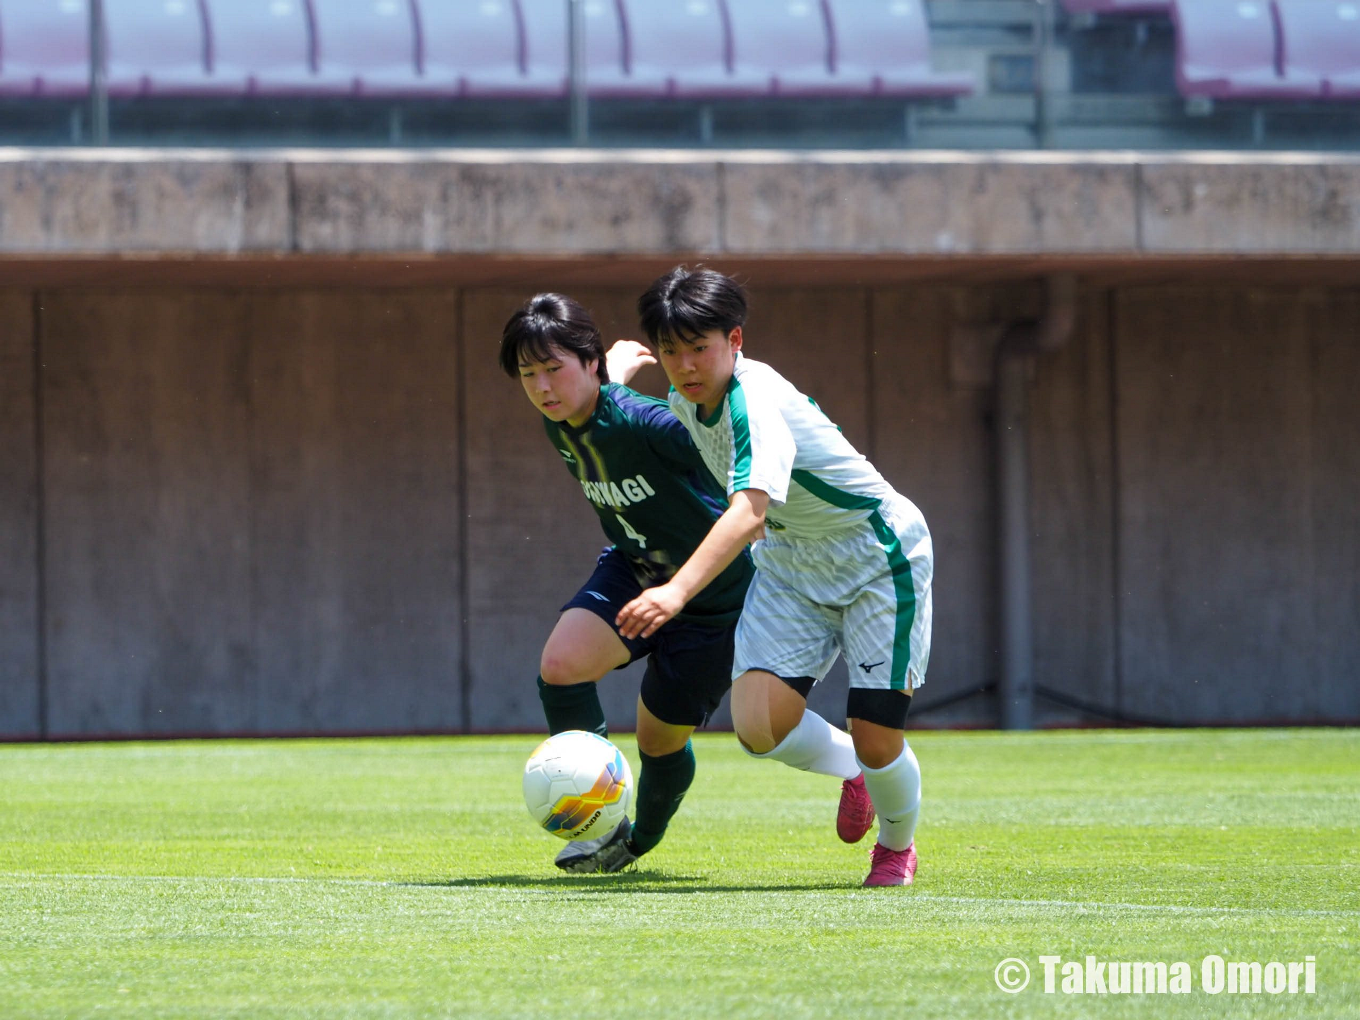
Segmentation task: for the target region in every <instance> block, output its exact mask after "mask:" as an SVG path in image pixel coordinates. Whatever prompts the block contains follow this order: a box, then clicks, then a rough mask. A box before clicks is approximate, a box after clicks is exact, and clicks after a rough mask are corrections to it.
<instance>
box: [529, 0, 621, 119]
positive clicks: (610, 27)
mask: <svg viewBox="0 0 1360 1020" xmlns="http://www.w3.org/2000/svg"><path fill="white" fill-rule="evenodd" d="M519 5H520V10H521V12H522V14H523V18H524V70H525V76H526V78H527V79H528V80H529V81H531V82H534V83H536V84H537V86H538V88H540V89H541V90H542V91H543V93H544V94H545V95H558V96H561V95H566V94H567V92H568V90H569V88H570V82H569V80H568V77H569V74H570V55H569V53H568V44H569V38H570V37H569V35H568V32H567V5H566V3H565V0H519ZM583 13H584V14H585V31H586V69H585V70H586V87H587V89H590V90H596V89H600V90H604V91H609V92H615V93H617V92H618V91H621V90H626V88H627V75H626V74H625V73H624V59H623V51H624V42H623V24H622V20H621V18H620V15H619V8H618V3H617V2H616V0H584V3H583Z"/></svg>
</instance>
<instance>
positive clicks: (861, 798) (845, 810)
mask: <svg viewBox="0 0 1360 1020" xmlns="http://www.w3.org/2000/svg"><path fill="white" fill-rule="evenodd" d="M873 824H874V804H873V801H871V800H870V799H869V791H868V790H866V789H865V788H864V773H863V772H861V773H860V774H859V775H857V776H856V777H855V778H854V779H847V780H846V781H845V782H843V783H841V806H840V810H839V811H837V812H836V835H837V836H839V837H840V838H841V840H842V841H843V842H846V843H858V842H859V841H860V840H861V839H863V838H864V834H865V833H866V832H868V831H869V827H870V826H872V825H873Z"/></svg>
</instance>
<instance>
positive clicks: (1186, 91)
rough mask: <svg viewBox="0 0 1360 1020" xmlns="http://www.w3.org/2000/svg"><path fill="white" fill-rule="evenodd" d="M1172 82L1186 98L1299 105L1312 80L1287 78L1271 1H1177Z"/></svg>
mask: <svg viewBox="0 0 1360 1020" xmlns="http://www.w3.org/2000/svg"><path fill="white" fill-rule="evenodd" d="M1172 16H1173V18H1174V20H1175V23H1176V82H1177V85H1178V86H1179V88H1180V91H1181V94H1182V95H1186V96H1211V97H1214V98H1219V99H1304V98H1308V97H1310V96H1317V95H1320V94H1321V92H1322V83H1321V81H1320V80H1319V79H1317V78H1315V77H1312V78H1310V77H1300V76H1297V75H1289V74H1286V73H1285V71H1284V68H1282V67H1281V66H1280V65H1279V62H1278V53H1279V45H1278V31H1277V26H1276V17H1275V13H1274V11H1273V10H1272V9H1271V3H1270V0H1176V4H1175V6H1174V7H1173V9H1172Z"/></svg>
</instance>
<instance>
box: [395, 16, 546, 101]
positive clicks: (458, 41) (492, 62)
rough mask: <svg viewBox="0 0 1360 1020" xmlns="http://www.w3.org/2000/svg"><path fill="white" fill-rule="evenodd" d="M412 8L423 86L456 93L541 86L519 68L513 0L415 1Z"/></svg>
mask: <svg viewBox="0 0 1360 1020" xmlns="http://www.w3.org/2000/svg"><path fill="white" fill-rule="evenodd" d="M416 8H417V11H418V14H419V18H420V38H421V52H422V60H421V69H422V71H423V75H422V78H423V80H424V82H425V87H426V89H427V90H429V91H431V92H435V93H445V94H447V95H459V96H517V95H523V94H525V93H526V92H527V93H533V92H535V91H538V90H541V85H536V84H535V83H533V82H531V81H529V80H528V78H527V77H526V75H525V73H524V39H523V35H522V33H521V31H520V16H519V10H518V8H517V7H516V6H515V3H514V0H478V2H476V3H448V2H447V0H419V2H418V3H417V5H416Z"/></svg>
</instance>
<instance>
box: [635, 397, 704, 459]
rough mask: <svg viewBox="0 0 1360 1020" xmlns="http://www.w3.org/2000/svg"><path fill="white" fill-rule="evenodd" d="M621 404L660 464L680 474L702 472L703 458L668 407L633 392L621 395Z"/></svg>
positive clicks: (685, 429)
mask: <svg viewBox="0 0 1360 1020" xmlns="http://www.w3.org/2000/svg"><path fill="white" fill-rule="evenodd" d="M619 404H620V406H622V407H623V408H624V410H625V411H626V412H627V414H628V419H629V421H631V422H632V423H633V427H634V428H635V429H636V430H637V433H638V434H639V435H640V436H641V437H642V439H643V441H644V442H645V443H646V444H647V445H648V446H649V447H650V448H651V450H652V452H653V453H655V454H656V455H657V456H658V457H659V458H661V460H663V461H665V462H666V463H667V464H669V465H671V466H672V467H674V468H675V469H676V470H677V471H679V472H681V473H684V472H688V471H693V470H695V469H696V468H699V469H703V467H704V459H703V456H702V455H701V454H700V453H699V449H698V447H696V446H695V445H694V440H693V439H692V438H691V437H690V434H689V429H687V428H685V425H684V422H682V421H680V419H679V418H677V417H676V416H675V414H674V413H673V412H672V411H671V409H670V407H669V406H668V405H666V404H663V403H661V402H660V401H659V400H654V399H652V398H650V397H644V396H642V395H641V394H639V393H634V392H633V391H632V390H628V391H626V393H624V394H620V400H619Z"/></svg>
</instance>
